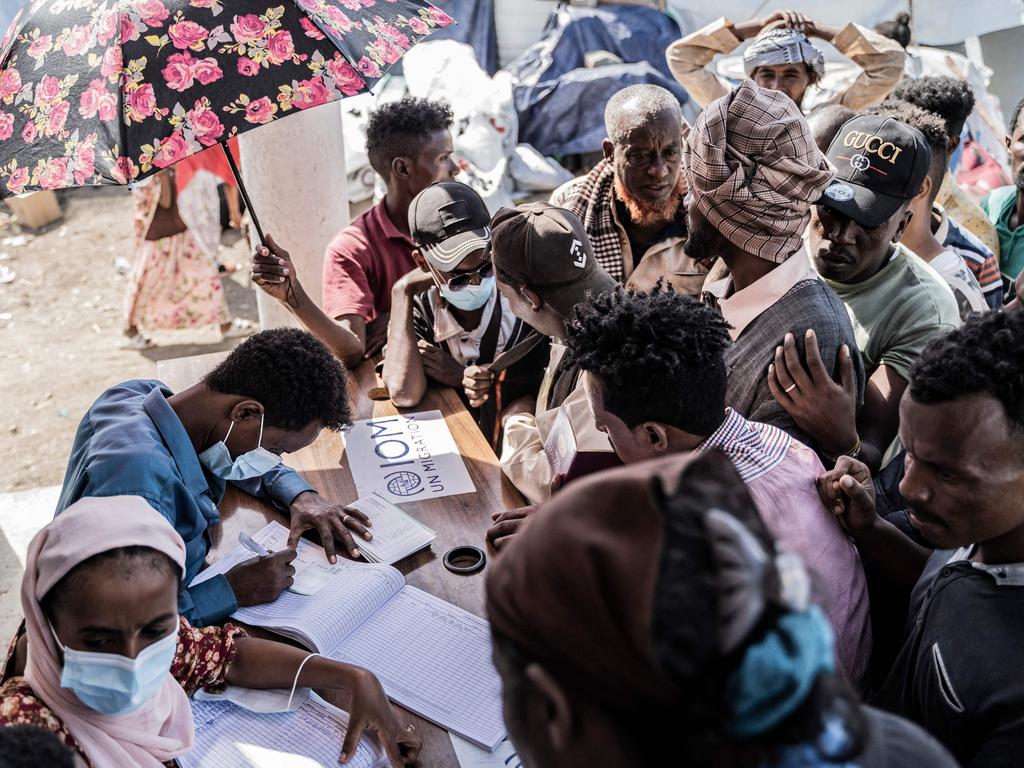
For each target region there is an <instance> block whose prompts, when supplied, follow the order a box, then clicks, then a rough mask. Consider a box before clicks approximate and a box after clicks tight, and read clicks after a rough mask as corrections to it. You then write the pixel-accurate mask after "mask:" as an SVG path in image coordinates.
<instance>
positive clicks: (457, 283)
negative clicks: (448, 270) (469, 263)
mask: <svg viewBox="0 0 1024 768" xmlns="http://www.w3.org/2000/svg"><path fill="white" fill-rule="evenodd" d="M493 276H494V262H493V261H491V260H490V259H488V260H487V261H485V262H484V263H483V264H481V265H480V266H479V267H477V268H476V269H474V270H473V271H472V272H460V273H459V274H457V275H453V276H452V277H451V278H448V279H445V278H442V279H444V280H445V284H446V285H447V286H448V290H450V291H455V292H458V291H462V290H465V289H466V288H469V286H471V285H473V278H474V277H479V278H480V279H479V280H477V281H476V282H477V283H480V282H482V281H484V280H486V279H487V278H489V277H493Z"/></svg>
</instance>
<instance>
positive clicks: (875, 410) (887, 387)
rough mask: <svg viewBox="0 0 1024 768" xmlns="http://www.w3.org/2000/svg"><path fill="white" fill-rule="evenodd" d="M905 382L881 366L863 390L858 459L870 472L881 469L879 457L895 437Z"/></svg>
mask: <svg viewBox="0 0 1024 768" xmlns="http://www.w3.org/2000/svg"><path fill="white" fill-rule="evenodd" d="M907 383H908V382H907V380H906V379H904V378H903V377H902V376H900V375H899V374H898V373H896V371H894V370H893V369H892V368H890V367H889V366H888V365H885V364H882V365H880V366H878V369H877V370H876V371H875V372H874V373H873V374H872V375H871V378H870V379H868V381H867V385H866V386H865V387H864V407H863V408H861V409H860V417H859V418H858V420H857V433H858V434H859V435H860V440H861V452H860V456H859V457H858V458H859V459H860V460H861V461H862V462H864V463H865V464H867V465H868V467H870V468H871V469H872V470H876V469H878V467H879V466H881V464H882V457H883V456H884V455H885V452H886V450H888V448H889V444H890V443H892V441H893V439H894V438H895V437H896V431H897V430H898V429H899V427H900V399H901V398H902V397H903V393H904V391H905V390H906V389H907Z"/></svg>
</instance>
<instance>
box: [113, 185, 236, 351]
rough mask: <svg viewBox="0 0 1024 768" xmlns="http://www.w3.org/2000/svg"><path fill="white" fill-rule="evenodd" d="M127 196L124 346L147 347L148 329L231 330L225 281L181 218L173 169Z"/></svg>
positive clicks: (135, 188) (224, 331)
mask: <svg viewBox="0 0 1024 768" xmlns="http://www.w3.org/2000/svg"><path fill="white" fill-rule="evenodd" d="M132 198H133V200H134V202H135V247H136V262H135V268H134V269H133V271H132V278H131V286H130V288H129V291H128V301H127V309H126V313H125V327H124V335H125V336H126V337H127V341H126V346H129V347H132V348H143V347H145V346H148V344H149V340H148V339H147V338H146V336H145V333H146V332H148V331H164V330H182V329H201V328H210V327H213V326H219V327H220V329H221V331H222V332H223V333H225V334H230V333H231V331H232V328H233V326H232V321H231V315H230V314H229V312H228V304H227V301H226V300H225V298H224V286H223V285H222V284H221V281H220V275H219V274H218V272H217V267H216V264H215V263H214V262H213V261H211V260H210V258H209V257H208V256H207V255H206V254H205V253H204V252H203V250H202V249H201V248H200V247H199V244H198V243H197V242H196V240H195V238H194V237H193V236H192V233H191V232H190V231H189V229H188V227H187V226H186V225H185V222H184V221H182V219H181V215H180V213H179V211H178V205H177V195H176V192H175V183H174V171H173V169H167V170H165V171H161V172H160V173H158V174H157V175H156V176H154V177H152V178H151V179H149V180H147V181H143V182H140V183H139V184H137V185H135V187H134V188H133V189H132Z"/></svg>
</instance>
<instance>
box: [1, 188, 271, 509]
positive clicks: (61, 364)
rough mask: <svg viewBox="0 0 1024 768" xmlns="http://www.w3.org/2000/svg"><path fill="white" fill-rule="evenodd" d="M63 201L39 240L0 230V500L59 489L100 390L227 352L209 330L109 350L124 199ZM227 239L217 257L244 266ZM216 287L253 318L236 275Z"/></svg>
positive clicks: (126, 232) (119, 288)
mask: <svg viewBox="0 0 1024 768" xmlns="http://www.w3.org/2000/svg"><path fill="white" fill-rule="evenodd" d="M62 203H63V209H64V219H63V221H60V222H57V223H56V224H54V225H51V226H50V227H49V228H48V229H47V231H45V232H42V233H39V234H38V235H32V234H30V233H28V232H25V233H21V232H20V230H19V228H18V226H17V224H16V222H11V221H10V220H9V219H5V220H4V221H0V224H3V225H4V226H2V228H0V275H2V274H3V272H4V270H3V267H6V268H7V269H9V270H11V271H13V272H14V273H15V279H14V281H13V282H11V283H7V284H0V396H2V410H0V492H5V491H16V490H24V489H29V488H36V487H40V486H49V485H55V484H59V483H60V482H61V480H62V479H63V476H64V468H65V464H66V462H67V457H68V452H69V450H70V447H71V443H72V441H73V439H74V434H75V429H76V427H77V426H78V422H79V420H80V419H81V417H82V414H83V413H85V411H86V409H88V407H89V406H90V405H91V404H92V402H93V400H95V399H96V397H97V395H99V394H100V393H101V392H102V391H103V390H104V389H105V388H107V387H109V386H110V385H112V384H116V383H117V382H119V381H124V380H126V379H132V378H150V377H153V376H155V375H156V361H157V360H160V359H164V358H170V357H182V356H185V355H191V354H199V353H202V352H212V351H216V350H218V349H226V348H229V347H231V346H234V345H235V344H236V343H237V340H235V341H227V342H221V341H220V337H219V333H216V332H214V333H208V334H204V335H200V336H196V335H192V336H190V337H175V338H171V339H166V338H165V339H163V340H162V341H170V342H171V344H170V345H162V346H159V347H156V348H153V349H148V350H144V351H141V352H140V351H130V350H124V349H120V348H119V346H118V344H119V342H120V339H121V329H122V322H123V315H122V312H123V304H124V299H125V293H126V291H127V290H128V274H122V272H120V271H119V270H118V269H117V268H116V266H115V261H116V260H118V259H119V258H120V259H123V260H126V261H127V263H128V264H131V263H132V262H133V259H134V252H133V244H132V210H131V198H130V193H129V192H128V191H127V190H126V189H122V188H104V189H82V190H73V191H69V192H67V193H65V194H64V196H63V200H62ZM231 234H232V233H229V234H228V235H226V236H225V241H224V242H225V243H226V244H228V245H227V247H226V250H225V252H224V253H223V254H222V256H221V260H222V261H225V262H228V261H235V262H242V263H245V262H246V261H247V252H246V251H247V249H246V246H245V242H244V241H243V240H240V239H239V238H238V237H237V235H235V236H234V237H232V236H231ZM26 240H27V242H25V241H26ZM123 266H124V265H122V268H123ZM0 279H2V278H0ZM224 285H225V291H226V293H227V297H228V303H229V305H230V306H231V309H232V311H233V313H234V314H235V316H238V317H243V318H246V319H249V320H252V321H255V320H256V299H255V294H254V293H253V290H252V289H251V287H250V285H249V281H248V274H247V272H246V271H245V270H243V271H242V272H240V273H238V274H236V275H233V276H231V277H230V278H228V279H225V280H224ZM197 342H198V343H197ZM203 342H206V343H203ZM210 342H212V343H210Z"/></svg>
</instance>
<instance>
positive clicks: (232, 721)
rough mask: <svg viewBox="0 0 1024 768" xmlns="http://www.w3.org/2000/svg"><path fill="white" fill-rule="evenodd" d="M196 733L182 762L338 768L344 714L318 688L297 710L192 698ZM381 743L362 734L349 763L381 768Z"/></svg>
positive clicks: (214, 766) (234, 767)
mask: <svg viewBox="0 0 1024 768" xmlns="http://www.w3.org/2000/svg"><path fill="white" fill-rule="evenodd" d="M192 716H193V718H194V719H195V727H196V737H195V745H194V746H193V747H192V750H191V751H190V752H189V753H188V754H186V755H182V756H181V757H179V758H177V760H178V765H179V766H180V768H337V765H338V756H339V755H340V754H341V743H342V739H343V738H344V734H345V730H346V729H347V727H348V714H347V713H345V712H343V711H342V710H340V709H338V708H337V707H333V706H331V705H330V704H328V703H327V702H326V701H324V700H323V699H321V698H320V697H319V696H317V695H316V694H314V695H312V696H310V698H309V699H307V700H306V702H305V703H304V704H303V705H302V706H301V707H300V708H299V709H297V710H296V711H294V712H287V713H283V714H273V715H265V714H257V713H255V712H249V711H248V710H245V709H241V708H240V707H236V706H235V705H234V704H228V703H212V702H205V701H193V702H192ZM390 764H391V763H390V762H389V761H388V759H387V757H386V756H385V754H384V752H383V751H382V750H381V748H380V745H378V744H376V743H375V742H373V741H370V740H368V739H366V738H363V739H360V741H359V747H358V748H357V749H356V753H355V754H354V755H353V756H352V759H351V760H350V761H349V762H348V763H347V765H348V766H350V767H351V768H383V767H384V766H388V765H390Z"/></svg>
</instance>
